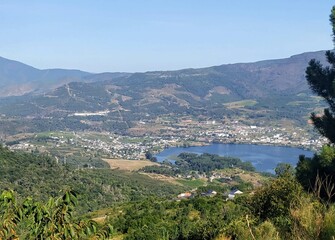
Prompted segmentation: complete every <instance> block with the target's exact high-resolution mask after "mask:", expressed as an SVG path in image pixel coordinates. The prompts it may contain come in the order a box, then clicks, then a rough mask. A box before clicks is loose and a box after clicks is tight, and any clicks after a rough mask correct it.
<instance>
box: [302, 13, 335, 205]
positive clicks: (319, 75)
mask: <svg viewBox="0 0 335 240" xmlns="http://www.w3.org/2000/svg"><path fill="white" fill-rule="evenodd" d="M330 23H331V25H332V31H333V43H334V45H335V6H333V8H332V10H331V14H330ZM326 59H327V62H328V65H327V66H323V65H322V64H321V63H320V62H319V61H316V60H315V59H312V60H311V61H310V62H309V65H308V67H307V69H306V80H307V82H308V84H309V86H310V89H311V90H312V91H313V92H314V93H316V94H317V95H318V96H320V97H322V98H323V99H324V100H325V102H326V103H327V105H328V107H327V108H325V109H324V112H323V115H318V114H316V113H312V114H311V120H312V121H313V124H314V126H315V128H316V129H317V130H318V131H319V133H320V134H321V135H323V136H324V137H326V138H327V139H328V140H329V144H328V145H326V146H323V148H322V150H321V151H320V153H318V154H315V156H314V157H313V158H305V157H304V156H300V159H299V162H298V164H297V168H296V176H297V179H298V181H299V182H300V183H301V184H302V185H303V186H304V188H305V189H306V190H310V191H313V192H314V193H315V194H316V195H317V196H318V197H320V198H321V199H325V200H327V201H330V200H332V201H334V200H335V185H334V179H335V53H334V52H333V51H327V52H326Z"/></svg>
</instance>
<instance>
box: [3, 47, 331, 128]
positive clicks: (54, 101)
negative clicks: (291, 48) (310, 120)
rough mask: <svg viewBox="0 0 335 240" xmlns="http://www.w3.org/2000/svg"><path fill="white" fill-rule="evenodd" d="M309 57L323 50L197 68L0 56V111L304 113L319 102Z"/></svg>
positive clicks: (131, 116) (36, 114) (116, 116)
mask: <svg viewBox="0 0 335 240" xmlns="http://www.w3.org/2000/svg"><path fill="white" fill-rule="evenodd" d="M313 58H314V59H317V60H319V61H321V62H322V63H325V51H317V52H308V53H302V54H298V55H294V56H292V57H289V58H285V59H277V60H265V61H259V62H254V63H236V64H225V65H220V66H213V67H207V68H199V69H183V70H177V71H152V72H144V73H99V74H93V73H88V72H83V71H79V70H64V69H49V70H39V69H36V68H33V67H30V66H28V65H25V64H22V63H19V62H16V61H11V60H7V59H4V58H1V59H0V89H1V90H0V96H2V101H0V113H2V114H4V115H6V116H20V117H26V118H29V119H39V118H45V117H47V118H55V117H62V118H68V117H73V118H80V117H82V116H83V115H85V114H82V115H81V116H80V114H79V115H78V113H85V112H86V113H89V114H88V115H90V116H92V115H93V116H94V113H97V112H104V113H105V114H102V115H103V116H105V117H106V118H107V119H105V120H106V121H107V120H108V121H119V122H127V121H128V122H131V121H134V120H136V121H138V120H141V119H145V118H152V117H156V116H159V115H161V114H170V113H172V114H188V115H192V116H206V117H213V118H222V117H223V116H230V115H231V116H233V115H238V114H247V117H256V118H257V117H262V116H263V117H264V116H266V117H268V118H276V119H277V118H290V119H294V120H297V121H302V117H306V115H307V114H308V113H309V112H310V111H312V110H314V109H316V108H318V107H319V106H320V104H322V103H320V99H318V98H315V97H314V96H312V95H311V92H310V90H309V88H308V85H307V82H306V80H305V69H306V67H307V65H308V62H309V60H310V59H313ZM9 96H11V97H9ZM76 114H77V115H76ZM97 115H99V114H97ZM128 125H129V124H128Z"/></svg>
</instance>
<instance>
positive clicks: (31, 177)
mask: <svg viewBox="0 0 335 240" xmlns="http://www.w3.org/2000/svg"><path fill="white" fill-rule="evenodd" d="M0 165H1V168H0V189H1V190H4V189H13V190H14V191H15V192H17V193H18V194H19V196H20V197H26V196H31V197H34V198H35V199H39V200H43V201H45V200H47V199H48V198H49V197H50V196H52V197H56V196H58V195H59V192H60V191H61V190H64V189H72V190H74V191H76V192H77V193H78V199H79V207H80V208H79V209H80V211H92V210H96V209H97V208H101V207H107V206H110V205H111V204H113V203H115V202H120V201H132V200H139V199H141V198H143V197H148V196H152V195H155V196H167V195H169V194H176V193H178V192H180V191H182V190H183V188H182V187H180V186H175V185H172V184H169V183H164V182H161V181H156V180H153V179H151V178H149V177H146V176H144V175H140V174H138V173H131V172H122V171H117V170H111V169H77V168H72V167H71V166H68V165H61V164H57V163H56V161H55V160H54V159H52V158H50V157H49V156H46V155H35V154H27V153H23V152H11V151H10V150H8V149H7V148H4V147H0Z"/></svg>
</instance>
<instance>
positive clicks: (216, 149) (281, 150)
mask: <svg viewBox="0 0 335 240" xmlns="http://www.w3.org/2000/svg"><path fill="white" fill-rule="evenodd" d="M182 152H190V153H196V154H202V153H211V154H218V155H220V156H231V157H237V158H240V159H241V160H242V161H250V162H251V163H252V164H253V165H254V166H255V168H256V170H257V171H262V172H272V173H273V172H274V169H275V167H276V166H277V164H278V163H281V162H284V163H289V164H291V165H293V166H295V165H296V164H297V162H298V159H299V155H305V156H307V157H312V156H313V152H311V151H307V150H303V149H300V148H292V147H277V146H266V145H252V144H212V145H208V146H202V147H188V148H182V147H173V148H168V149H165V150H164V151H163V152H161V153H159V154H157V155H156V157H157V159H158V161H160V162H161V161H164V160H165V159H168V160H171V159H172V158H173V156H177V155H179V154H180V153H182Z"/></svg>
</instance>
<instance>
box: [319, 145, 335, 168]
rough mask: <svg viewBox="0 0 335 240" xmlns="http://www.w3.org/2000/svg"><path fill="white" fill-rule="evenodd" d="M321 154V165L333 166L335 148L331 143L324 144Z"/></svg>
mask: <svg viewBox="0 0 335 240" xmlns="http://www.w3.org/2000/svg"><path fill="white" fill-rule="evenodd" d="M319 155H320V165H321V166H322V167H328V166H331V164H332V162H333V160H334V159H335V148H334V147H331V146H329V145H324V146H323V147H322V149H321V151H320V153H319Z"/></svg>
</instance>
